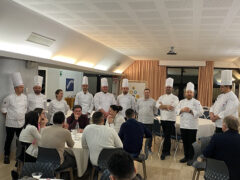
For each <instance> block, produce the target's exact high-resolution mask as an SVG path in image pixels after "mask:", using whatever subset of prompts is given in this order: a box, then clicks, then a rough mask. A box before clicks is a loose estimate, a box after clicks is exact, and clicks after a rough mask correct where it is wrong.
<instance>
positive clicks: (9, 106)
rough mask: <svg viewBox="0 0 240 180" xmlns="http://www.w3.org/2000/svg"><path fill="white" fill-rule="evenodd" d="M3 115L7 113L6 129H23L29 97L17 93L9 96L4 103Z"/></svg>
mask: <svg viewBox="0 0 240 180" xmlns="http://www.w3.org/2000/svg"><path fill="white" fill-rule="evenodd" d="M1 111H2V113H7V116H6V123H5V125H6V127H13V128H22V127H23V125H24V123H25V113H26V112H27V96H26V95H24V94H21V95H20V96H18V95H17V94H16V93H14V94H10V95H9V96H7V97H6V98H5V99H4V100H3V103H2V109H1Z"/></svg>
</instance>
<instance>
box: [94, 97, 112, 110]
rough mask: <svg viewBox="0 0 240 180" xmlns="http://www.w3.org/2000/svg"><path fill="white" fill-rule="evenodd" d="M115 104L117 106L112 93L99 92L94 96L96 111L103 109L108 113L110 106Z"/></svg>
mask: <svg viewBox="0 0 240 180" xmlns="http://www.w3.org/2000/svg"><path fill="white" fill-rule="evenodd" d="M114 104H116V100H115V97H114V96H113V94H111V93H103V92H98V93H96V94H95V96H94V106H95V110H96V111H98V110H100V109H103V110H104V111H105V112H108V111H109V108H110V106H111V105H114Z"/></svg>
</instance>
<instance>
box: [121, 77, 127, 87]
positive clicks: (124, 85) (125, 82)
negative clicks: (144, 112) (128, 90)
mask: <svg viewBox="0 0 240 180" xmlns="http://www.w3.org/2000/svg"><path fill="white" fill-rule="evenodd" d="M122 87H128V79H123V81H122Z"/></svg>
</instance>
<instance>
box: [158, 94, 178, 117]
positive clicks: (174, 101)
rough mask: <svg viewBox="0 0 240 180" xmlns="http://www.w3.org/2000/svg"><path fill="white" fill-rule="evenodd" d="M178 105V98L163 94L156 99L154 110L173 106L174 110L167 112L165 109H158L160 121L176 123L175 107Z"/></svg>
mask: <svg viewBox="0 0 240 180" xmlns="http://www.w3.org/2000/svg"><path fill="white" fill-rule="evenodd" d="M178 103H179V100H178V97H177V96H175V95H173V94H172V93H171V94H164V95H162V96H160V97H159V98H158V101H157V103H156V108H159V106H160V105H161V104H162V105H170V106H173V107H174V109H173V110H172V111H168V110H166V109H160V111H161V120H162V121H176V107H177V105H178Z"/></svg>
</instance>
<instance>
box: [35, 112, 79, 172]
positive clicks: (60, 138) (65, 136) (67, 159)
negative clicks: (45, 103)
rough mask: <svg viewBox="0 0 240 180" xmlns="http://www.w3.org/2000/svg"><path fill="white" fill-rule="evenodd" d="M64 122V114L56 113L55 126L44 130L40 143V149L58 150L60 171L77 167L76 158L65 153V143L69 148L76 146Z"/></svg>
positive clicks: (54, 117)
mask: <svg viewBox="0 0 240 180" xmlns="http://www.w3.org/2000/svg"><path fill="white" fill-rule="evenodd" d="M64 120H65V115H64V113H63V112H61V111H59V112H56V113H55V114H54V116H53V123H54V124H53V125H52V126H48V127H46V128H43V129H42V131H41V136H42V138H41V140H40V143H39V146H40V147H44V148H54V149H57V151H58V153H59V156H60V160H61V162H60V163H61V165H60V167H59V168H58V169H59V170H60V169H65V168H68V167H74V166H76V161H75V157H74V156H72V155H70V154H69V153H68V152H66V151H64V149H65V143H66V144H67V146H68V147H71V148H72V147H73V146H74V141H73V139H72V136H71V133H70V132H69V131H68V130H67V129H66V127H65V126H64Z"/></svg>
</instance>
